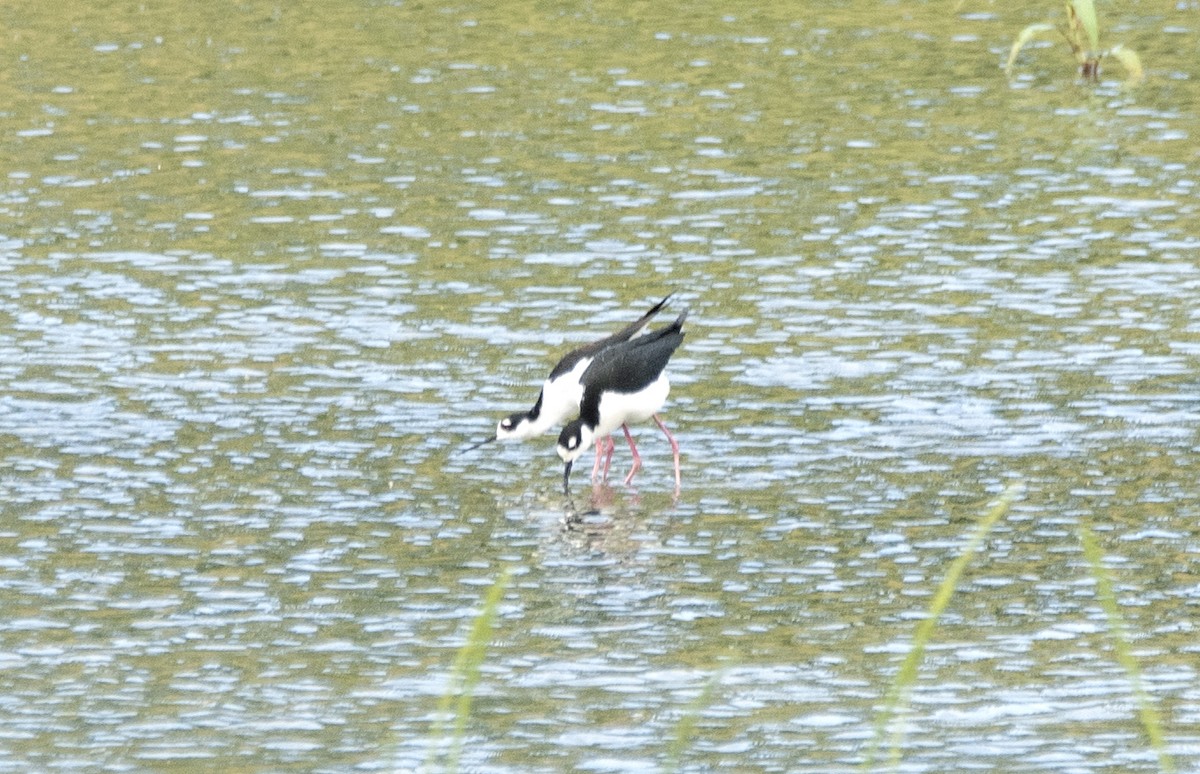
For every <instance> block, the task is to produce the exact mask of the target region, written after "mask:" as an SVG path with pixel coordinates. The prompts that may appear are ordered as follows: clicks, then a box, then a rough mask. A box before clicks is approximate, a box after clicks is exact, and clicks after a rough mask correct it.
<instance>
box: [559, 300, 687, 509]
mask: <svg viewBox="0 0 1200 774" xmlns="http://www.w3.org/2000/svg"><path fill="white" fill-rule="evenodd" d="M686 319H687V311H684V313H683V314H681V315H679V317H678V319H676V320H675V322H673V323H671V324H670V325H669V326H667V327H666V328H663V329H661V330H657V331H652V332H650V333H648V334H646V335H645V336H641V337H639V338H636V339H633V340H631V341H628V342H626V343H624V344H619V345H617V346H613V347H609V348H608V349H606V350H604V351H603V352H601V353H600V354H598V355H597V356H596V358H595V359H594V360H593V361H592V364H591V365H590V366H588V368H587V370H586V371H584V372H583V376H582V377H581V378H580V384H581V385H582V387H583V399H582V400H581V401H580V403H579V418H578V419H575V420H573V421H571V422H570V423H569V424H567V426H566V427H564V428H563V430H562V433H561V434H560V435H559V436H558V456H559V457H562V459H563V462H565V463H566V469H565V470H564V471H563V489H564V490H566V491H570V489H569V486H570V481H571V465H572V464H574V462H575V460H577V459H579V457H580V456H581V455H582V454H583V453H584V452H585V451H587V448H588V447H589V446H591V445H592V441H594V440H595V439H597V438H607V437H608V435H609V434H610V433H612V432H613V431H614V430H616V429H617V428H618V427H624V428H625V437H626V439H628V440H629V448H630V449H631V450H632V451H633V467H632V468H630V470H629V475H628V476H626V477H625V483H626V484H628V483H629V482H630V481H632V480H633V476H634V474H635V473H637V472H638V469H639V468H641V466H642V458H641V457H640V456H639V455H638V453H637V447H636V446H634V443H633V436H631V435H630V434H629V428H628V426H627V425H628V424H629V423H630V422H644V421H645V420H647V419H653V420H654V423H655V424H656V425H658V427H659V429H660V430H662V431H663V434H665V435H666V436H667V440H668V441H670V442H671V452H672V453H673V454H674V456H675V491H676V493H678V492H679V488H680V475H679V444H678V443H677V442H676V441H675V437H674V436H673V435H671V431H670V430H668V429H667V426H666V425H664V424H663V422H662V420H661V419H659V418H658V410H659V409H661V408H662V406H663V404H664V403H666V401H667V394H668V393H670V391H671V383H670V381H668V379H667V373H666V368H667V361H669V360H670V359H671V355H672V354H674V352H675V350H676V349H677V348H678V347H679V344H680V342H682V341H683V321H684V320H686Z"/></svg>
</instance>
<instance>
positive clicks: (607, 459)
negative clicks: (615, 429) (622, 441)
mask: <svg viewBox="0 0 1200 774" xmlns="http://www.w3.org/2000/svg"><path fill="white" fill-rule="evenodd" d="M616 450H617V444H616V443H615V442H614V441H613V439H612V436H611V435H610V436H609V437H608V454H606V455H604V474H603V475H601V476H600V480H601V481H608V469H609V468H610V467H612V458H613V452H615V451H616Z"/></svg>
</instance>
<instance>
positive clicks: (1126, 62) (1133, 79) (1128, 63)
mask: <svg viewBox="0 0 1200 774" xmlns="http://www.w3.org/2000/svg"><path fill="white" fill-rule="evenodd" d="M1108 53H1109V54H1111V55H1112V56H1114V57H1116V59H1117V61H1118V62H1120V63H1121V64H1122V66H1124V67H1125V72H1127V73H1129V77H1128V78H1127V79H1126V82H1127V83H1130V84H1134V83H1141V81H1142V79H1143V78H1144V77H1145V75H1146V74H1145V73H1144V72H1143V71H1142V60H1141V58H1139V57H1138V55H1137V52H1136V51H1134V50H1133V49H1131V48H1125V47H1124V46H1121V45H1116V46H1113V48H1112V50H1111V51H1109V52H1108Z"/></svg>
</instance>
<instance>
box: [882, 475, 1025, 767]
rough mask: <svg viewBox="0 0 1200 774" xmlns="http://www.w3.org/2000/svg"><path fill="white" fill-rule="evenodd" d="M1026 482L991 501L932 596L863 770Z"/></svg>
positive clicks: (898, 727) (895, 746)
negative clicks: (970, 568)
mask: <svg viewBox="0 0 1200 774" xmlns="http://www.w3.org/2000/svg"><path fill="white" fill-rule="evenodd" d="M1022 489H1024V485H1023V484H1022V483H1021V482H1020V481H1015V482H1013V483H1011V484H1009V485H1008V486H1007V487H1005V489H1004V491H1003V492H1002V493H1001V494H1000V497H998V498H996V500H995V501H994V502H993V503H992V505H991V507H990V508H988V510H987V511H986V512H985V513H984V514H983V516H982V518H980V520H979V524H978V525H976V527H975V530H974V532H972V533H971V537H970V538H969V539H968V540H967V544H966V546H964V547H963V552H962V553H961V554H960V555H959V556H958V558H957V559H955V560H954V561H953V562H951V564H950V569H948V570H947V571H946V577H945V578H943V579H942V582H941V584H939V585H938V588H937V591H936V592H935V593H934V595H933V599H932V600H931V601H930V603H929V609H928V610H926V611H925V617H924V618H923V619H921V623H919V624H917V629H916V631H915V632H914V633H913V643H912V648H911V649H910V650H909V651H908V655H907V656H906V657H905V659H904V662H903V663H902V664H901V665H900V670H899V671H898V672H897V673H896V679H895V680H894V681H893V682H892V685H891V687H890V688H889V690H888V695H887V698H886V700H885V701H884V707H883V711H882V712H880V713H879V717H878V719H877V720H876V723H875V736H874V738H873V740H872V742H871V746H870V748H869V749H868V750H867V757H866V759H865V761H864V762H863V768H864V769H870V768H871V767H872V766H873V765H874V763H875V752H876V750H877V749H878V747H879V742H880V740H881V739H882V738H883V735H884V733H885V732H886V731H887V728H888V726H890V725H893V718H894V717H895V716H896V713H897V710H898V709H899V708H900V707H901V703H902V702H903V704H904V705H905V706H907V703H908V698H909V696H910V695H911V694H912V687H913V683H915V682H916V681H917V666H918V665H919V664H920V663H921V658H922V657H923V656H924V655H925V646H926V645H928V644H929V641H930V640H931V639H933V632H934V630H935V629H936V628H937V625H938V620H939V619H940V618H941V616H942V613H943V612H945V610H946V605H948V604H949V603H950V598H951V597H953V596H954V591H955V589H957V588H958V581H959V579H960V578H961V577H962V574H963V570H965V569H966V567H967V565H968V564H969V563H970V562H971V559H972V558H973V557H974V556H975V552H976V551H978V550H979V546H980V544H982V543H983V540H984V538H986V537H987V535H988V533H989V532H991V530H992V527H994V526H996V523H997V522H999V521H1000V519H1001V518H1003V516H1004V514H1006V513H1008V509H1009V508H1010V507H1011V506H1012V503H1013V501H1014V500H1016V499H1017V497H1018V496H1019V495H1020V494H1021V491H1022ZM902 731H903V724H902V723H895V725H894V728H893V730H892V741H891V763H892V768H893V769H896V768H898V767H899V765H900V741H901V738H902Z"/></svg>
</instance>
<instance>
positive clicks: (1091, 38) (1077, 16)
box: [1067, 0, 1100, 51]
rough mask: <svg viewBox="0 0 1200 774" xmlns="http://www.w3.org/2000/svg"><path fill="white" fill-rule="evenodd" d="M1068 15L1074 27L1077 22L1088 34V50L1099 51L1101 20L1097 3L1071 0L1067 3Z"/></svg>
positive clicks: (1087, 0)
mask: <svg viewBox="0 0 1200 774" xmlns="http://www.w3.org/2000/svg"><path fill="white" fill-rule="evenodd" d="M1067 16H1068V17H1069V21H1070V25H1071V27H1072V28H1074V27H1075V26H1076V25H1077V24H1078V25H1079V26H1080V27H1082V28H1083V31H1084V33H1085V34H1086V35H1087V42H1088V51H1099V50H1100V22H1099V20H1097V18H1096V4H1095V3H1093V2H1092V0H1070V2H1069V3H1067ZM1080 42H1082V41H1080Z"/></svg>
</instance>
